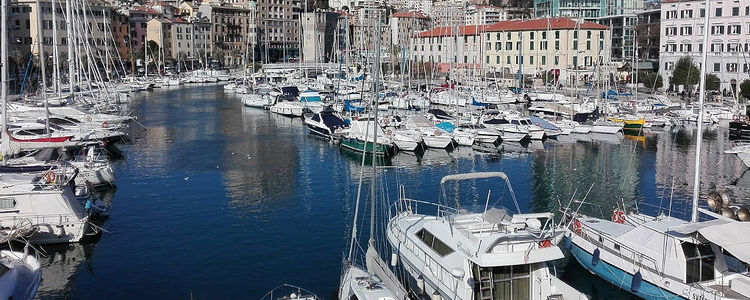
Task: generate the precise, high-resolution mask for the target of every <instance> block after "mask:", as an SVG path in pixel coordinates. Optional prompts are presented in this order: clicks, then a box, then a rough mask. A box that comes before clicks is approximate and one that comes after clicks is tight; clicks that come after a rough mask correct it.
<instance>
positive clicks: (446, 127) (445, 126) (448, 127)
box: [435, 122, 456, 133]
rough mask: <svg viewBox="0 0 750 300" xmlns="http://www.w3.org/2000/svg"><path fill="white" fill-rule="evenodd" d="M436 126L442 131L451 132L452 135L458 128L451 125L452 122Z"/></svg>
mask: <svg viewBox="0 0 750 300" xmlns="http://www.w3.org/2000/svg"><path fill="white" fill-rule="evenodd" d="M435 126H437V127H438V128H440V129H442V130H445V131H447V132H450V133H453V130H455V129H456V126H454V125H453V124H451V123H450V122H441V123H437V124H436V125H435Z"/></svg>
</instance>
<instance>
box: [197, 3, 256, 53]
mask: <svg viewBox="0 0 750 300" xmlns="http://www.w3.org/2000/svg"><path fill="white" fill-rule="evenodd" d="M198 10H199V12H200V16H201V17H202V18H207V19H208V20H209V21H210V22H211V24H212V26H211V38H212V43H211V52H210V53H211V55H210V56H211V58H212V59H214V60H217V61H219V62H221V63H222V64H223V65H224V66H237V65H242V62H243V59H244V56H245V52H246V50H247V49H248V47H250V48H249V49H252V48H253V47H254V45H256V43H257V39H256V30H255V28H256V27H255V20H254V19H255V15H256V14H255V9H252V8H250V7H249V6H247V5H245V6H240V5H216V4H210V3H206V2H204V3H203V4H201V5H200V7H199V8H198Z"/></svg>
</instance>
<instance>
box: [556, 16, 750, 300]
mask: <svg viewBox="0 0 750 300" xmlns="http://www.w3.org/2000/svg"><path fill="white" fill-rule="evenodd" d="M709 6H710V2H709V1H706V4H705V7H706V11H710V9H709ZM704 25H705V26H707V25H708V14H706V16H705V19H704ZM707 42H708V33H706V34H705V35H704V36H703V43H704V45H705V44H707ZM702 55H703V57H702V64H701V75H700V77H701V78H700V82H701V83H703V82H705V76H706V75H705V73H706V70H705V68H706V58H707V53H706V49H704V50H703V54H702ZM704 98H705V84H701V85H700V95H699V109H700V112H701V114H702V113H703V101H704ZM699 115H700V114H699ZM697 126H698V128H697V141H696V143H695V148H696V149H695V178H694V180H695V181H694V183H693V203H692V206H693V207H692V214H691V220H690V221H686V220H682V219H678V218H675V217H672V216H671V214H670V215H663V214H662V215H658V216H650V215H646V214H642V213H628V212H626V211H625V210H624V209H619V208H618V209H616V210H614V212H613V213H612V216H611V219H610V220H606V219H603V218H595V217H590V216H585V215H582V214H579V213H578V211H577V209H576V210H572V209H570V208H565V209H564V210H563V213H564V214H565V217H566V222H565V223H566V225H565V226H566V230H567V233H566V238H565V245H566V246H567V247H569V248H570V251H571V253H572V255H573V257H574V258H575V259H576V260H577V261H578V262H579V263H580V264H581V265H582V266H583V267H584V268H586V269H587V270H589V271H590V272H592V273H594V274H596V275H597V276H599V277H601V278H602V279H604V280H606V281H608V282H610V283H612V284H613V285H616V286H618V287H619V288H621V289H624V290H626V291H628V292H630V293H632V294H634V295H636V296H639V297H642V298H645V299H748V295H750V276H749V275H750V274H749V273H748V265H749V264H750V252H749V251H747V247H748V246H750V235H749V234H748V232H750V224H749V223H743V222H738V221H735V220H733V219H730V218H726V217H723V216H722V215H718V214H715V213H712V212H710V211H708V210H705V209H702V208H699V207H698V199H699V197H700V160H701V156H700V155H701V154H702V152H701V143H702V140H703V123H702V122H698V125H697ZM581 204H583V202H582V203H581ZM579 208H580V204H579ZM699 212H700V213H703V214H705V215H707V216H709V217H711V218H712V219H710V220H707V221H700V220H699V219H698V216H699Z"/></svg>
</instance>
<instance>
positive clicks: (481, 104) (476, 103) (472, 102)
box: [471, 97, 490, 107]
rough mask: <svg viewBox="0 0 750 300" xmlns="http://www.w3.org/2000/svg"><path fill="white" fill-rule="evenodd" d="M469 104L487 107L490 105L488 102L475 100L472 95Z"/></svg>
mask: <svg viewBox="0 0 750 300" xmlns="http://www.w3.org/2000/svg"><path fill="white" fill-rule="evenodd" d="M471 105H474V106H481V107H489V106H490V105H489V104H488V103H482V102H477V100H476V99H474V97H471Z"/></svg>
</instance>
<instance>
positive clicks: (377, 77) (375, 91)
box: [368, 8, 382, 247]
mask: <svg viewBox="0 0 750 300" xmlns="http://www.w3.org/2000/svg"><path fill="white" fill-rule="evenodd" d="M381 9H382V8H381ZM377 12H378V22H377V24H376V25H375V26H376V28H375V65H374V66H373V76H374V77H375V78H374V80H373V83H374V84H375V86H374V87H373V89H372V93H373V99H372V106H371V107H370V108H371V109H372V110H373V112H374V113H373V116H374V117H375V121H374V122H373V125H372V127H373V128H372V129H373V135H372V178H371V179H370V180H371V183H370V240H369V241H368V246H369V247H374V246H375V191H376V190H377V187H376V186H375V184H376V183H377V174H378V164H377V149H378V92H379V85H380V38H381V37H380V36H381V32H380V30H381V28H380V18H381V14H382V11H381V10H380V9H378V10H377Z"/></svg>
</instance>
